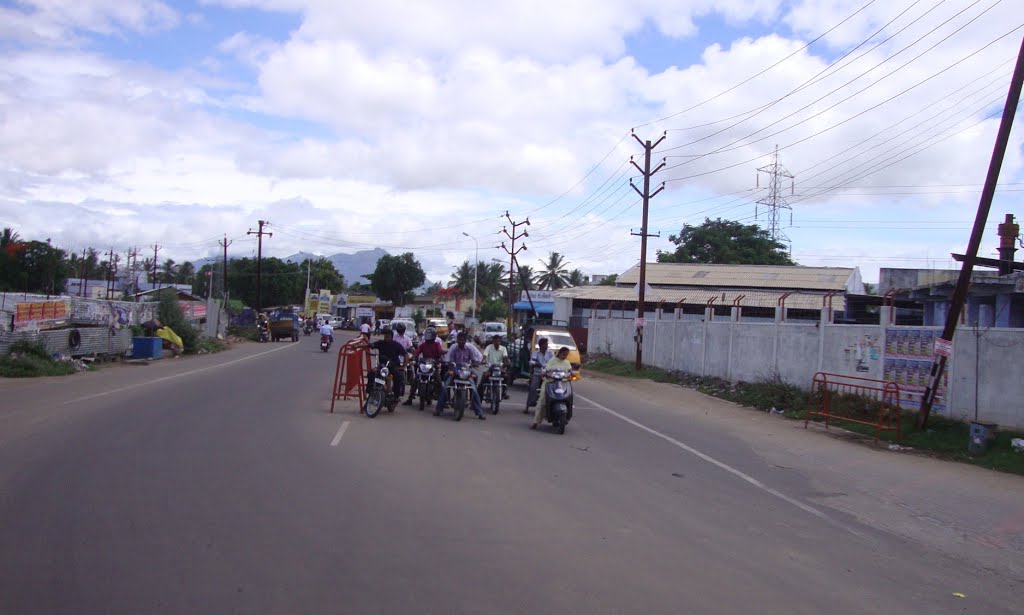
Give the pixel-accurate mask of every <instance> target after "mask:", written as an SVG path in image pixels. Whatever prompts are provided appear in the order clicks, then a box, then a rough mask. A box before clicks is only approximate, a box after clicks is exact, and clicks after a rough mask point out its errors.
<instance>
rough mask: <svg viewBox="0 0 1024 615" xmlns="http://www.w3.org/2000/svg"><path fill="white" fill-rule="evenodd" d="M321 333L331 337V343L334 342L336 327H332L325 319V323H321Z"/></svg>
mask: <svg viewBox="0 0 1024 615" xmlns="http://www.w3.org/2000/svg"><path fill="white" fill-rule="evenodd" d="M320 335H326V336H327V337H329V338H330V339H331V344H333V343H334V329H332V328H331V325H329V324H327V322H326V321H324V324H322V325H320Z"/></svg>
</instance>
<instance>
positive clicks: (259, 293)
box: [225, 220, 274, 314]
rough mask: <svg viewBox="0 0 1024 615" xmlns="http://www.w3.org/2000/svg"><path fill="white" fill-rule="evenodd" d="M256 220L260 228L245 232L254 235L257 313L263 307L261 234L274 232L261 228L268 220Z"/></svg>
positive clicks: (268, 234)
mask: <svg viewBox="0 0 1024 615" xmlns="http://www.w3.org/2000/svg"><path fill="white" fill-rule="evenodd" d="M257 222H258V223H259V225H260V230H258V231H254V230H252V229H249V231H248V232H247V233H246V235H256V313H257V314H259V311H260V309H261V308H262V307H263V305H262V300H263V297H262V292H263V287H262V282H263V279H262V275H261V274H262V269H263V266H262V262H261V261H262V260H263V236H264V235H266V236H267V237H273V236H274V234H273V233H268V232H266V231H264V230H263V227H264V226H266V225H268V224H270V223H269V222H267V221H266V220H257ZM225 249H226V248H225Z"/></svg>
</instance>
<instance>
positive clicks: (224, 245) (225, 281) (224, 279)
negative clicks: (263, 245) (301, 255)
mask: <svg viewBox="0 0 1024 615" xmlns="http://www.w3.org/2000/svg"><path fill="white" fill-rule="evenodd" d="M233 243H234V241H228V236H227V233H225V234H224V241H222V242H221V241H218V242H217V245H219V246H220V247H222V248H224V275H222V276H221V282H220V283H221V287H222V288H223V289H224V290H223V292H221V298H223V299H224V300H225V301H227V299H228V246H230V245H231V244H233ZM307 286H308V284H307Z"/></svg>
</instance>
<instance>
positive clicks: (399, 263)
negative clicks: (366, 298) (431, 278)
mask: <svg viewBox="0 0 1024 615" xmlns="http://www.w3.org/2000/svg"><path fill="white" fill-rule="evenodd" d="M366 277H367V278H369V280H370V288H372V289H373V292H374V293H376V295H377V296H378V297H380V298H381V299H384V300H385V301H391V302H392V303H394V304H395V305H405V304H406V303H408V302H409V301H412V298H413V293H412V291H413V290H415V289H416V288H418V287H419V286H421V285H422V284H423V282H424V281H426V279H427V276H426V274H424V273H423V267H421V266H420V263H419V261H417V260H416V259H415V257H414V256H413V254H412V252H406V253H405V254H402V255H399V256H392V255H391V254H386V255H384V256H382V257H381V258H380V260H378V261H377V268H376V269H374V271H373V273H371V274H370V275H368V276H366Z"/></svg>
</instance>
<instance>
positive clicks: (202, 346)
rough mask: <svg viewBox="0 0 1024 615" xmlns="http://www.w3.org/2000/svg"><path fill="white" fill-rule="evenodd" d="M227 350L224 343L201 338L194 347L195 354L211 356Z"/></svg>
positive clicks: (214, 339) (213, 339)
mask: <svg viewBox="0 0 1024 615" xmlns="http://www.w3.org/2000/svg"><path fill="white" fill-rule="evenodd" d="M227 349H228V345H227V343H226V342H222V341H221V340H218V339H216V338H212V337H201V338H199V341H198V343H197V345H196V352H200V353H203V352H206V353H210V354H213V353H215V352H222V351H224V350H227Z"/></svg>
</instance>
